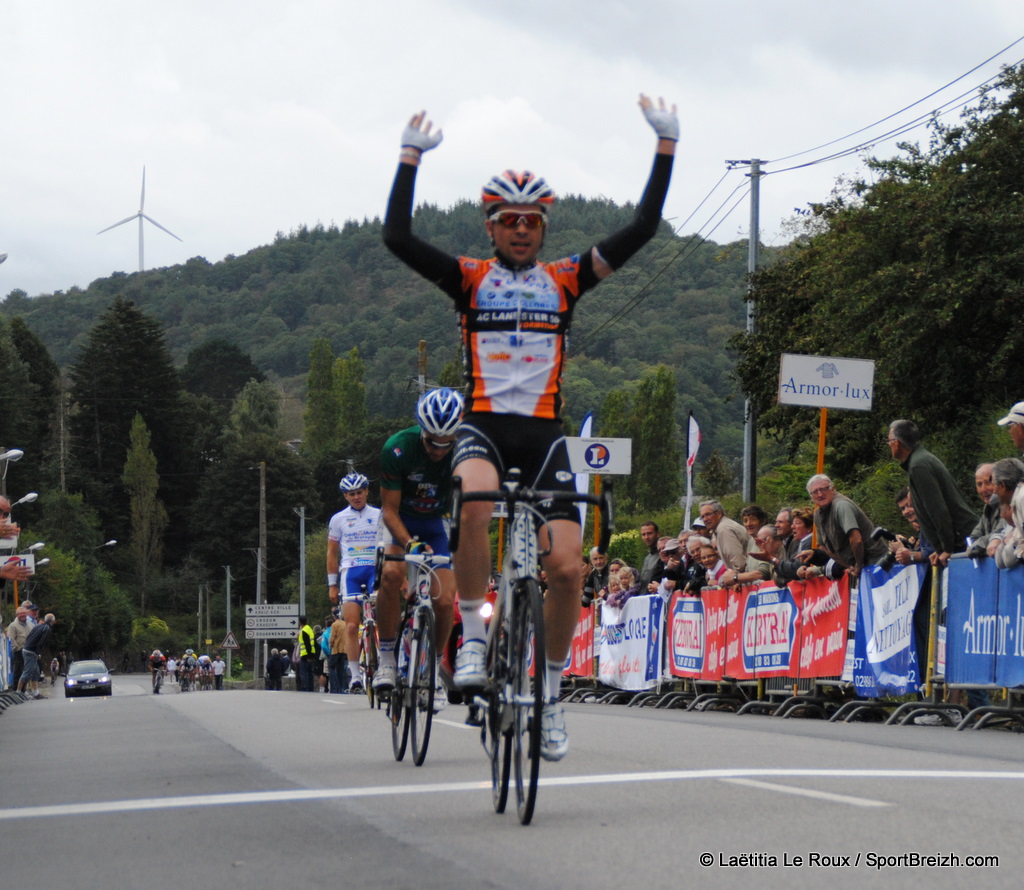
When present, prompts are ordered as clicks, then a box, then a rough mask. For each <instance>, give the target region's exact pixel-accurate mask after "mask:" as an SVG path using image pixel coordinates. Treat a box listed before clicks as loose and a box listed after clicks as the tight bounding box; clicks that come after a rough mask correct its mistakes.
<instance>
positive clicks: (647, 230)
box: [597, 154, 673, 269]
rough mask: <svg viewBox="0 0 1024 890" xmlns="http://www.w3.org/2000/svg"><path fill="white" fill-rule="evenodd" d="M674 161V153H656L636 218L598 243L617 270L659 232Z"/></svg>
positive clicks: (603, 253) (609, 263) (605, 259)
mask: <svg viewBox="0 0 1024 890" xmlns="http://www.w3.org/2000/svg"><path fill="white" fill-rule="evenodd" d="M672 161H673V156H672V155H666V154H656V155H655V156H654V166H653V167H652V168H651V175H650V178H649V179H648V180H647V187H646V188H645V189H644V195H643V197H642V198H641V199H640V204H639V206H638V207H637V208H636V216H634V217H633V221H632V222H631V223H630V224H629V225H628V226H625V227H624V228H621V229H619V230H618V231H617V232H613V233H612V234H611V235H609V236H608V237H607V238H605V239H604V240H603V241H601V242H600V243H599V244H598V245H597V251H598V253H600V254H601V256H602V258H603V259H604V261H605V262H606V263H608V265H609V266H611V267H612V268H613V269H619V268H621V267H622V266H623V265H624V264H625V262H626V260H628V259H629V258H630V257H631V256H633V254H634V253H636V252H637V251H638V250H639V249H640V248H641V247H643V246H644V245H645V244H646V243H647V242H648V241H650V240H651V239H652V238H653V237H654V234H655V233H656V232H657V231H658V223H660V222H661V208H662V206H664V204H665V195H666V194H668V184H669V181H670V180H671V178H672Z"/></svg>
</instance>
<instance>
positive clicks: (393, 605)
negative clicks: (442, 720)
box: [373, 388, 463, 711]
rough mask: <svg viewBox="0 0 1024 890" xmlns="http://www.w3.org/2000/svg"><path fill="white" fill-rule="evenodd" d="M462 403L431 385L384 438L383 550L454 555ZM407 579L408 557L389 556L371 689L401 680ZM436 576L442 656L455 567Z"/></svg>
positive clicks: (440, 703)
mask: <svg viewBox="0 0 1024 890" xmlns="http://www.w3.org/2000/svg"><path fill="white" fill-rule="evenodd" d="M462 406H463V403H462V396H461V395H459V393H458V392H456V391H455V390H454V389H447V388H441V389H434V390H431V391H430V392H428V393H425V394H424V395H422V396H420V398H419V401H418V402H417V403H416V422H417V424H418V425H417V426H411V427H408V428H407V429H404V430H401V431H400V432H397V433H395V434H394V435H393V436H392V437H391V438H390V439H388V440H387V442H385V443H384V447H383V448H382V449H381V452H380V465H381V478H380V501H381V516H382V518H383V521H384V530H383V532H382V538H381V540H382V543H383V544H384V545H385V553H387V554H389V555H400V554H401V553H402V552H403V551H405V550H407V549H409V548H413V547H416V546H417V545H418V546H422V547H425V548H426V549H428V550H430V551H431V552H433V553H435V554H437V555H438V556H449V555H450V551H449V549H448V523H447V520H446V519H445V516H446V514H447V513H448V510H449V508H450V506H451V493H452V452H453V450H454V448H455V430H456V428H457V427H458V425H459V421H460V420H461V419H462ZM404 579H405V566H404V564H403V563H400V562H386V563H384V569H383V573H382V578H381V582H380V593H379V594H378V595H377V632H378V634H379V637H380V666H379V667H378V669H377V676H376V677H374V678H373V688H374V689H379V690H381V691H384V690H386V689H392V688H393V687H394V685H395V639H394V633H395V631H396V629H397V627H398V619H399V616H400V615H401V606H400V600H399V594H400V591H401V589H402V582H403V581H404ZM437 579H438V586H439V587H440V590H438V591H432V593H433V595H434V597H435V599H434V603H433V608H434V632H435V643H436V648H435V651H436V652H437V653H438V660H439V661H440V657H441V652H443V651H444V647H445V646H446V645H447V643H448V635H449V634H450V633H451V631H452V611H453V604H454V602H455V575H454V573H453V572H452V570H451V569H438V570H437ZM385 634H386V635H387V637H385ZM436 676H437V689H436V692H435V695H434V710H435V711H440V710H441V709H442V708H444V706H445V705H446V704H448V697H447V692H446V691H445V689H444V683H443V681H442V680H441V674H440V670H439V671H438V672H437V674H436Z"/></svg>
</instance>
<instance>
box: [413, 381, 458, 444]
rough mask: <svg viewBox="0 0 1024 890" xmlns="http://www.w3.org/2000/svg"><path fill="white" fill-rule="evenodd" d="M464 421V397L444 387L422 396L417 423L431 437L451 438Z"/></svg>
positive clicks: (417, 409) (419, 402)
mask: <svg viewBox="0 0 1024 890" xmlns="http://www.w3.org/2000/svg"><path fill="white" fill-rule="evenodd" d="M461 419H462V396H461V394H460V393H458V392H457V391H456V390H454V389H449V388H448V387H446V386H444V387H441V389H432V390H431V391H430V392H427V393H424V394H423V395H422V396H420V399H419V401H418V402H417V403H416V422H417V423H418V424H419V425H420V426H421V427H422V428H423V430H424V431H425V432H427V433H429V434H430V435H431V436H451V435H453V434H454V433H455V430H456V428H457V427H458V425H459V421H460V420H461Z"/></svg>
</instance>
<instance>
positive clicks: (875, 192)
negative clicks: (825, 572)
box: [734, 66, 1024, 478]
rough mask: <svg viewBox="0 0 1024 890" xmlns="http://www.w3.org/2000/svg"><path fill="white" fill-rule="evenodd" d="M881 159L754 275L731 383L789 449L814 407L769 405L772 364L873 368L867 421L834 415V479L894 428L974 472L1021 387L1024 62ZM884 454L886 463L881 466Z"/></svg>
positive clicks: (868, 456)
mask: <svg viewBox="0 0 1024 890" xmlns="http://www.w3.org/2000/svg"><path fill="white" fill-rule="evenodd" d="M900 150H901V152H902V155H901V156H899V157H896V158H893V159H890V160H877V159H876V160H873V161H871V163H870V167H871V168H872V169H873V170H874V172H875V177H876V179H875V181H874V182H872V183H870V184H869V183H867V182H855V183H852V184H851V185H849V186H847V187H845V188H842V189H840V190H839V191H837V192H836V193H835V194H834V195H833V196H832V197H831V198H830V199H829V200H828V201H827V202H823V203H822V204H820V205H816V206H814V207H813V215H812V217H811V218H810V220H809V222H808V224H807V228H806V231H805V233H804V236H803V237H802V238H801V239H800V240H799V241H797V242H796V243H794V244H793V245H792V246H791V247H789V248H788V249H787V250H786V251H784V253H783V256H782V259H781V260H780V261H779V262H778V263H776V264H774V265H772V266H770V267H768V268H766V269H764V270H763V271H761V272H760V273H759V274H758V275H757V276H756V277H755V279H754V288H753V291H752V293H751V298H752V299H753V301H754V308H755V311H756V317H757V327H756V331H755V333H754V334H752V335H750V336H746V335H742V336H739V337H737V338H736V339H735V340H734V345H735V346H736V347H737V348H738V349H739V350H740V361H739V364H738V366H737V374H738V376H739V378H740V380H741V381H742V385H743V388H744V389H745V390H746V391H747V392H748V393H750V396H751V399H752V400H753V402H754V404H755V407H756V409H757V412H758V417H759V426H760V428H761V430H762V431H763V432H764V433H766V434H768V435H770V436H773V437H776V438H779V439H782V440H784V441H786V442H788V443H789V445H790V448H791V450H792V452H795V450H796V448H797V447H798V446H799V444H800V442H801V441H804V440H806V439H808V438H810V437H812V436H813V435H814V434H815V432H816V425H817V416H816V413H815V412H808V411H806V410H805V409H798V408H793V407H787V406H780V405H777V404H775V397H776V389H777V380H776V376H775V374H774V373H769V372H767V371H766V369H771V368H777V367H778V365H779V354H780V353H782V352H787V353H802V354H809V355H836V356H844V357H856V358H865V359H873V360H874V361H875V362H876V366H875V382H874V393H873V408H874V410H873V411H872V412H869V413H868V412H855V411H850V412H841V413H840V412H837V413H836V415H835V416H831V417H830V418H829V444H830V461H829V463H830V469H831V471H832V472H833V473H836V474H838V475H839V476H846V475H853V476H856V475H860V474H862V473H863V472H864V468H866V467H868V466H870V465H871V464H872V463H874V462H875V461H877V460H878V459H880V458H883V457H884V455H883V452H882V436H881V433H882V431H883V430H884V429H885V427H886V425H887V423H888V422H889V421H890V420H893V419H896V418H898V417H908V418H911V419H913V420H915V421H916V422H917V423H918V425H919V426H920V427H921V429H922V431H923V432H924V433H925V434H926V435H928V434H935V433H936V432H938V431H943V432H945V433H949V434H950V438H951V440H954V441H955V442H956V445H955V448H954V449H953V451H954V453H953V454H952V455H951V457H952V460H951V461H950V460H949V459H948V458H947V463H948V464H949V465H950V469H951V470H952V471H953V472H954V475H960V476H961V477H963V478H969V477H968V476H967V473H968V472H970V470H972V469H973V465H974V463H976V455H977V454H978V453H979V452H978V447H979V443H980V441H981V439H980V437H981V436H982V435H983V431H984V429H985V428H986V427H987V426H988V425H989V424H990V423H991V418H992V416H993V412H995V411H997V410H999V409H1005V406H1006V405H1008V404H1012V403H1013V402H1015V401H1016V400H1017V399H1019V398H1020V393H1021V392H1022V391H1024V328H1022V327H1021V326H1020V325H1018V324H1014V323H1011V321H1010V320H1011V319H1013V318H1015V310H1016V307H1018V306H1019V305H1020V303H1021V298H1022V297H1024V190H1022V189H1021V187H1020V184H1021V182H1022V180H1024V68H1022V67H1020V66H1018V67H1016V68H1008V69H1006V70H1005V71H1004V73H1003V75H1002V77H1001V78H1000V80H999V82H998V83H997V84H995V85H994V86H992V87H989V88H986V89H985V90H983V91H982V94H981V97H980V99H979V101H978V102H977V104H976V105H975V106H973V107H971V108H969V109H968V110H967V111H965V112H964V114H963V116H962V118H961V121H960V122H959V124H957V125H955V126H951V127H947V126H943V125H942V124H940V123H939V122H937V121H936V123H934V124H933V126H932V138H931V142H930V144H929V146H928V147H927V148H925V149H922V148H920V147H918V146H915V145H906V144H904V145H901V146H900ZM885 459H888V458H885Z"/></svg>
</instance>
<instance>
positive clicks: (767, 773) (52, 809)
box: [0, 769, 1024, 822]
mask: <svg viewBox="0 0 1024 890" xmlns="http://www.w3.org/2000/svg"><path fill="white" fill-rule="evenodd" d="M752 778H820V779H931V780H935V779H950V780H955V779H967V780H970V781H973V782H977V781H979V780H985V779H991V780H998V781H1022V780H1024V772H1005V771H1003V772H998V771H994V770H992V771H989V770H981V771H970V770H894V769H704V770H664V771H659V772H647V773H608V774H605V775H595V776H552V777H548V778H542V779H541V780H540V784H541V786H543V787H547V788H554V787H580V786H586V785H616V784H618V785H622V784H632V783H642V782H666V781H667V782H686V781H695V780H701V779H752ZM779 787H783V786H779ZM490 788H491V783H490V782H489V781H488V782H444V783H439V784H437V785H377V786H370V787H365V788H294V789H290V790H287V791H249V792H236V793H229V794H196V795H187V796H184V797H150V798H141V799H139V800H111V801H96V802H93V803H76V804H56V805H49V806H36V807H11V808H5V809H0V822H6V821H12V820H15V819H42V818H52V817H56V816H85V815H97V814H109V813H131V812H141V811H151V810H171V809H187V808H190V807H217V806H236V805H240V804H265V803H279V802H281V801H313V800H346V799H355V798H361V797H384V796H394V795H402V794H450V793H456V792H464V791H484V790H487V791H489V790H490ZM787 790H789V789H788V788H787Z"/></svg>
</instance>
